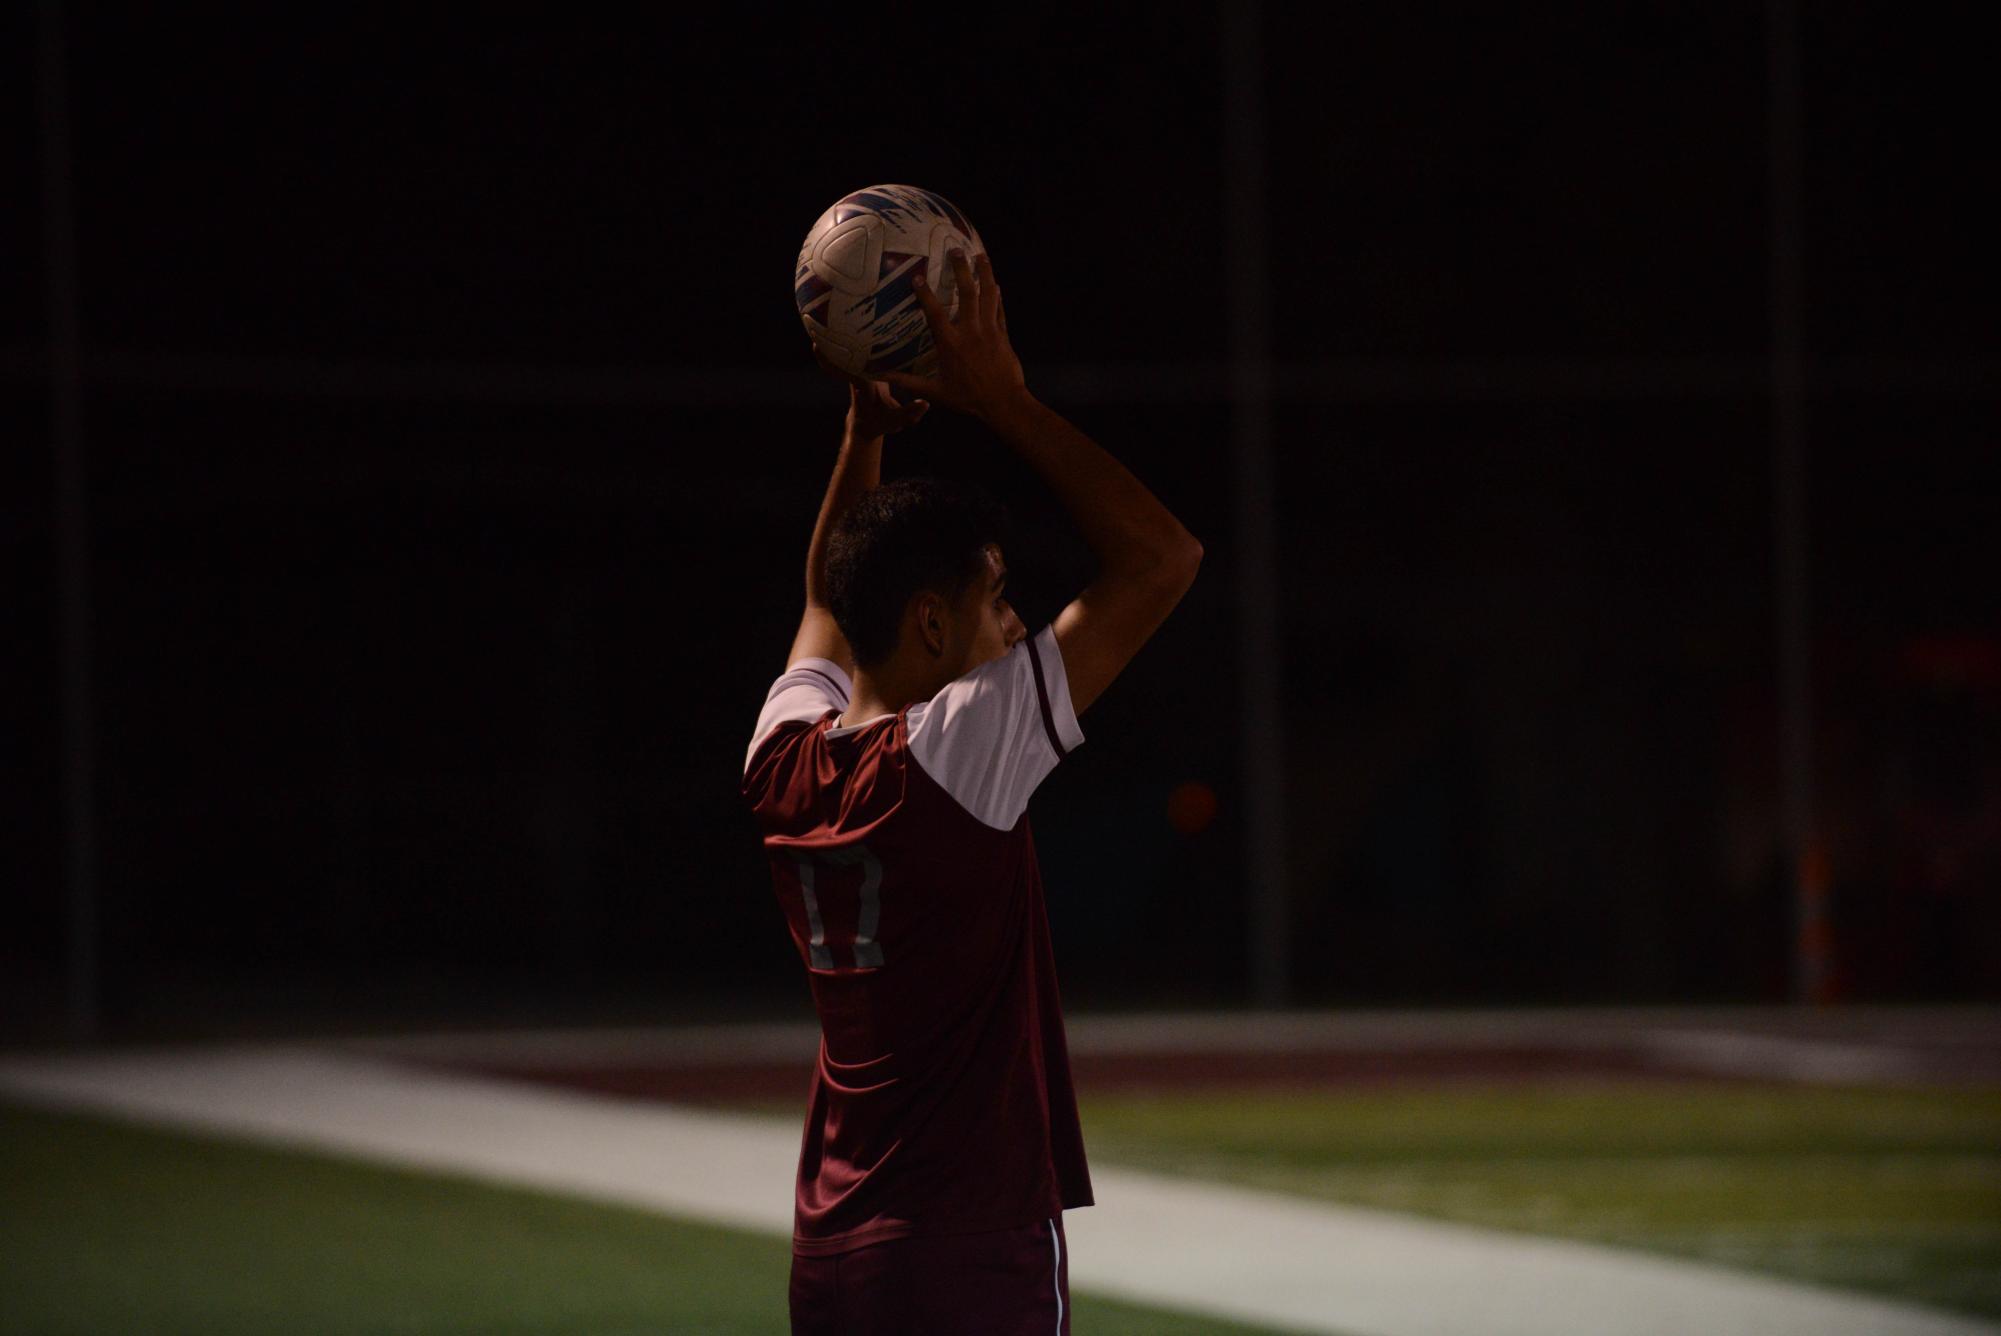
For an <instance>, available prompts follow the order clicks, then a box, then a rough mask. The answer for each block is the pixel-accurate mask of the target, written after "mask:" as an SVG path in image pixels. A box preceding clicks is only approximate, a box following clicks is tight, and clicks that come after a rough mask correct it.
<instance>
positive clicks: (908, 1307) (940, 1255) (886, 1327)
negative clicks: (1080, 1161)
mask: <svg viewBox="0 0 2001 1336" xmlns="http://www.w3.org/2000/svg"><path fill="white" fill-rule="evenodd" d="M791 1299H792V1336H837V1334H838V1336H905V1333H911V1334H912V1336H919V1334H921V1336H938V1334H939V1333H945V1332H949V1333H952V1336H1069V1332H1070V1249H1069V1245H1068V1244H1066V1243H1065V1242H1064V1241H1063V1217H1062V1216H1057V1217H1056V1218H1055V1219H1053V1220H1041V1221H1037V1222H1036V1223H1035V1224H1032V1225H1025V1226H1023V1227H1022V1228H1020V1229H1002V1230H995V1231H993V1232H992V1233H987V1234H942V1235H917V1236H914V1237H911V1238H902V1239H891V1240H890V1241H889V1242H887V1243H872V1244H870V1245H868V1246H867V1247H865V1248H856V1249H853V1250H852V1251H849V1252H844V1253H835V1254H833V1255H832V1256H829V1257H801V1256H800V1255H799V1254H797V1253H794V1254H793V1255H792V1294H791Z"/></svg>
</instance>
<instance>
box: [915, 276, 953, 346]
mask: <svg viewBox="0 0 2001 1336" xmlns="http://www.w3.org/2000/svg"><path fill="white" fill-rule="evenodd" d="M929 263H930V262H929V261H925V262H923V263H920V264H919V265H918V266H917V272H916V273H914V274H912V275H911V276H910V289H911V291H913V292H915V293H916V294H917V304H918V305H919V306H922V307H923V308H924V318H925V320H926V321H928V322H929V323H930V325H931V337H933V338H934V339H935V338H943V337H945V336H946V335H948V334H950V333H951V330H952V321H951V319H950V318H949V317H948V316H947V315H946V314H945V307H944V305H943V304H942V303H941V302H939V300H938V294H937V293H935V292H933V291H932V290H931V280H930V279H929V278H927V277H926V276H925V273H924V270H925V268H926V267H927V266H928V265H929Z"/></svg>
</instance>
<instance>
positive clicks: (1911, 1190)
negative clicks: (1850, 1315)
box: [1083, 1085, 2001, 1317]
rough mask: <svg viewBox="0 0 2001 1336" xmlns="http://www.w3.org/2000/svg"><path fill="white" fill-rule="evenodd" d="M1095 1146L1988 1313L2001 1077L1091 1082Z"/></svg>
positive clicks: (1184, 1168) (1189, 1170) (1998, 1309)
mask: <svg viewBox="0 0 2001 1336" xmlns="http://www.w3.org/2000/svg"><path fill="white" fill-rule="evenodd" d="M1083 1117H1084V1139H1085V1145H1086V1146H1087V1147H1088V1149H1089V1151H1090V1153H1091V1157H1092V1160H1093V1162H1094V1163H1100V1164H1111V1163H1119V1164H1126V1165H1131V1166H1135V1167H1143V1168H1148V1169H1153V1170H1159V1171H1164V1172H1169V1173H1174V1174H1181V1175H1186V1176H1190V1177H1200V1178H1210V1179H1225V1180H1229V1181H1233V1182H1237V1183H1243V1184H1248V1185H1252V1186H1256V1187H1261V1188H1269V1189H1274V1190H1277V1191H1282V1192H1292V1193H1299V1194H1304V1195H1309V1196H1315V1197H1321V1198H1326V1199H1329V1200H1333V1201H1339V1202H1347V1203H1352V1204H1356V1205H1365V1206H1375V1207H1382V1208H1386V1209H1389V1210H1395V1211H1407V1212H1412V1213H1416V1214H1422V1215H1429V1216H1437V1217H1442V1218H1445V1219H1450V1220H1458V1221H1464V1222H1467V1223H1470V1224H1478V1225H1486V1226H1492V1227H1497V1228H1504V1229H1515V1230H1523V1231H1528V1232H1532V1233H1538V1234H1550V1235H1561V1236H1565V1237H1569V1238H1577V1239H1587V1240H1593V1241H1597V1242H1603V1243H1612V1244H1619V1245H1623V1246H1627V1247H1635V1248H1645V1249H1651V1250H1655V1251H1659V1252H1666V1253H1672V1254H1677V1255H1681V1256H1687V1257H1697V1258H1702V1259H1704V1260H1707V1261H1712V1262H1718V1263H1723V1264H1727V1265H1730V1266H1736V1267H1741V1268H1745V1269H1749V1270H1755V1271H1761V1272H1766V1273H1770V1274H1776V1275H1781V1276H1787V1277H1792V1278H1795V1279H1799V1280H1806V1281H1812V1282H1817V1283H1821V1284H1826V1285H1834V1286H1843V1287H1849V1288H1855V1289H1861V1290H1867V1291H1870V1292H1873V1293H1876V1294H1880V1295H1886V1296H1890V1297H1894V1298H1899V1299H1908V1300H1913V1301H1917V1302H1921V1303H1928V1304H1936V1305H1940V1306H1943V1307H1950V1308H1956V1309H1960V1310H1963V1311H1967V1312H1972V1313H1978V1314H1982V1315H1986V1316H1990V1317H2001V1091H1963V1092H1953V1091H1916V1090H1911V1091H1905V1090H1865V1089H1838V1090H1831V1089H1815V1088H1810V1087H1800V1086H1780V1085H1771V1086H1763V1085H1759V1086H1750V1085H1685V1086H1684V1085H1673V1086H1671V1085H1653V1086H1631V1087H1619V1086H1613V1087H1597V1088H1594V1087H1576V1088H1568V1089H1566V1088H1562V1087H1548V1088H1538V1087H1512V1088H1506V1089H1499V1088H1490V1089H1468V1090H1455V1089H1451V1088H1434V1089H1426V1090H1421V1091H1420V1090H1410V1089H1403V1090H1398V1091H1374V1092H1355V1091H1343V1092H1318V1093H1298V1094H1267V1093H1260V1094H1258V1095H1256V1096H1255V1097H1246V1096H1192V1095H1182V1094H1177V1095H1172V1096H1164V1097H1159V1098H1139V1097H1116V1098H1105V1097H1100V1098H1092V1099H1089V1100H1087V1101H1085V1104H1084V1108H1083Z"/></svg>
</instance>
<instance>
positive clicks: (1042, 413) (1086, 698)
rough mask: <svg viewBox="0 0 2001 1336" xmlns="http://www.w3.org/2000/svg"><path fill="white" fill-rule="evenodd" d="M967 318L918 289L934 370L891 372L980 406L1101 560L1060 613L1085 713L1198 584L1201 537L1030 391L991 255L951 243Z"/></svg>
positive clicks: (915, 386) (1075, 698) (949, 400)
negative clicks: (972, 256)
mask: <svg viewBox="0 0 2001 1336" xmlns="http://www.w3.org/2000/svg"><path fill="white" fill-rule="evenodd" d="M951 260H952V267H953V274H954V277H955V278H956V280H957V283H958V291H959V294H960V296H959V303H960V306H959V310H960V318H959V321H958V323H956V324H954V323H952V321H951V320H950V319H949V318H947V316H946V315H945V312H944V308H943V307H942V306H941V305H940V304H939V302H938V299H937V297H936V295H935V294H933V293H932V292H931V291H930V289H929V288H928V287H926V286H925V285H923V283H922V282H921V273H920V276H919V278H920V281H919V282H918V284H917V287H916V291H917V296H918V299H919V300H920V301H921V302H923V304H924V312H925V315H926V316H927V317H928V318H929V320H930V323H931V330H932V337H933V338H934V340H935V341H936V342H937V345H938V375H937V377H936V378H935V379H928V378H924V377H917V376H908V375H891V376H889V377H887V378H886V379H888V381H889V382H890V383H891V384H892V385H894V386H896V387H898V388H899V389H901V390H903V391H904V392H905V395H906V397H908V396H910V395H913V394H921V395H924V396H925V397H927V398H930V399H934V400H936V401H937V402H939V403H942V404H948V405H950V406H952V407H954V408H958V409H961V410H962V411H964V412H968V413H971V414H973V415H974V416H976V417H978V418H980V419H981V420H983V421H984V422H986V423H987V424H988V425H989V426H990V427H992V428H993V429H994V431H995V432H996V433H997V434H998V435H999V436H1000V437H1001V438H1002V439H1003V440H1005V441H1006V442H1007V443H1008V444H1009V445H1011V446H1012V447H1013V448H1014V449H1015V451H1016V452H1017V453H1019V454H1020V455H1021V456H1022V457H1023V458H1024V459H1026V460H1027V461H1028V462H1029V464H1030V465H1031V466H1032V467H1033V468H1034V469H1035V470H1036V472H1037V473H1039V474H1041V475H1042V478H1043V480H1044V481H1045V482H1047V483H1048V484H1049V486H1050V488H1051V490H1053V491H1054V492H1055V493H1056V495H1057V496H1058V498H1060V499H1061V500H1062V502H1063V505H1064V507H1065V509H1067V510H1068V511H1069V512H1070V517H1071V519H1072V520H1074V521H1075V522H1076V525H1077V527H1078V529H1079V530H1081V531H1082V533H1083V535H1084V538H1085V541H1086V542H1088V543H1089V544H1090V545H1091V550H1092V552H1094V553H1095V554H1096V555H1097V558H1098V575H1097V578H1096V579H1094V580H1092V581H1091V583H1090V584H1089V585H1088V586H1087V587H1086V588H1085V590H1084V592H1083V593H1081V594H1079V595H1078V596H1077V597H1076V598H1075V599H1074V600H1073V601H1072V602H1071V603H1070V604H1069V606H1067V607H1065V608H1064V609H1063V611H1062V612H1060V613H1059V614H1057V617H1056V643H1057V645H1058V647H1059V648H1060V649H1061V650H1062V652H1063V669H1064V673H1065V675H1066V676H1067V677H1068V678H1069V683H1070V701H1071V705H1072V706H1073V707H1074V708H1075V709H1076V711H1077V712H1078V713H1080V714H1081V713H1083V711H1084V710H1085V709H1086V708H1087V707H1088V706H1089V705H1090V704H1091V702H1092V701H1094V700H1096V699H1097V698H1098V696H1099V694H1100V693H1101V692H1103V691H1104V689H1105V688H1106V687H1108V686H1110V685H1111V683H1112V680H1113V679H1114V678H1116V677H1117V676H1118V675H1119V673H1120V671H1121V670H1122V669H1124V668H1125V666H1126V664H1127V663H1129V662H1131V661H1132V657H1133V655H1135V654H1137V653H1138V652H1139V648H1140V646H1142V645H1144V644H1145V643H1146V642H1147V641H1148V640H1149V639H1150V638H1151V637H1152V636H1153V633H1154V632H1155V631H1157V630H1158V629H1160V624H1161V623H1162V622H1164V621H1166V620H1167V614H1168V613H1170V612H1172V611H1173V610H1174V605H1175V604H1177V603H1179V602H1180V601H1181V596H1182V595H1183V594H1185V593H1186V592H1188V587H1189V585H1191V584H1193V583H1194V580H1195V572H1196V569H1197V568H1198V567H1199V566H1200V565H1201V563H1202V545H1201V544H1200V543H1199V542H1197V541H1196V540H1195V538H1194V536H1193V535H1192V534H1190V533H1189V532H1188V530H1187V529H1186V528H1184V527H1183V526H1182V524H1181V521H1179V520H1177V519H1176V518H1175V517H1174V516H1173V514H1172V513H1170V512H1169V511H1168V509H1167V507H1166V506H1163V505H1162V504H1161V503H1160V501H1159V500H1158V499H1157V498H1156V497H1155V496H1154V495H1153V493H1152V492H1150V491H1148V490H1147V489H1146V486H1145V484H1143V483H1141V482H1140V480H1139V479H1138V478H1135V477H1134V476H1133V475H1132V473H1131V471H1130V470H1128V469H1127V468H1126V467H1125V466H1124V465H1123V464H1121V463H1119V461H1118V460H1116V459H1114V458H1112V456H1111V455H1110V454H1109V453H1107V452H1106V451H1105V450H1104V449H1103V448H1102V447H1100V446H1099V445H1098V444H1097V443H1096V442H1095V441H1093V440H1092V439H1091V438H1090V437H1088V436H1086V435H1085V434H1084V433H1083V432H1081V431H1078V430H1077V428H1076V427H1074V426H1072V425H1071V424H1070V423H1069V422H1068V421H1066V420H1065V419H1064V418H1063V417H1062V415H1060V414H1058V413H1056V412H1055V411H1054V410H1052V409H1050V408H1049V407H1047V406H1046V405H1044V404H1043V403H1041V402H1040V401H1039V400H1037V399H1036V398H1035V396H1034V395H1032V394H1030V393H1029V392H1028V387H1027V385H1026V383H1025V382H1024V379H1023V377H1022V371H1021V361H1020V359H1019V358H1017V357H1016V356H1015V353H1014V349H1013V347H1012V346H1011V345H1010V344H1009V342H1008V337H1007V313H1006V310H1005V309H1004V308H1003V307H1002V305H1001V292H1000V286H999V284H998V283H996V282H995V281H994V271H993V264H992V262H991V261H990V260H989V259H988V258H987V257H986V256H985V255H981V256H979V257H978V259H977V261H976V262H971V263H969V262H968V261H967V259H966V257H965V256H964V255H963V254H961V253H959V252H956V251H955V252H954V253H953V254H952V257H951Z"/></svg>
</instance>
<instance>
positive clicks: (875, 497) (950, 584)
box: [827, 478, 1027, 683]
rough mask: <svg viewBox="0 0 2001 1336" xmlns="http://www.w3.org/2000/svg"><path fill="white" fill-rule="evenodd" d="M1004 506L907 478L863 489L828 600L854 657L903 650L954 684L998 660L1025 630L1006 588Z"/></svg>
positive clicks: (915, 664)
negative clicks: (983, 665) (1003, 539)
mask: <svg viewBox="0 0 2001 1336" xmlns="http://www.w3.org/2000/svg"><path fill="white" fill-rule="evenodd" d="M1006 527H1007V512H1006V511H1005V510H1004V509H1003V508H1002V507H1001V505H1000V503H999V502H997V501H995V500H993V499H992V498H991V497H989V496H987V495H986V494H985V493H983V492H980V491H978V490H977V489H975V488H971V487H965V486H961V485H959V484H956V483H949V482H941V481H939V480H938V479H935V478H900V479H898V480H897V481H895V482H890V483H885V484H883V485H882V486H880V487H875V488H871V489H870V490H869V491H868V492H866V493H864V494H863V495H862V497H861V498H860V499H859V500H857V501H856V502H855V503H854V504H853V505H852V506H849V507H848V509H847V512H846V513H845V514H843V515H842V516H841V519H840V523H839V524H837V525H835V527H834V534H833V538H832V540H831V541H830V543H829V545H828V549H827V601H828V602H829V603H830V604H831V605H832V607H833V612H834V620H835V622H837V623H838V624H839V625H840V628H841V634H842V635H844V636H846V637H847V638H848V645H849V647H850V648H851V649H853V650H854V652H855V662H856V663H857V664H858V665H859V666H861V667H863V668H871V669H873V668H880V667H882V666H883V665H885V664H887V663H889V662H890V661H891V660H893V659H897V658H898V657H899V656H901V657H904V658H905V659H906V660H907V666H909V667H911V668H913V669H922V670H923V675H925V676H936V677H937V678H938V680H939V681H940V682H941V683H942V682H948V681H950V680H952V679H953V678H955V677H958V676H960V675H962V674H964V673H966V672H969V671H971V670H972V669H974V668H976V667H978V666H979V665H980V664H982V663H985V662H987V661H988V660H989V659H997V658H999V657H1000V656H1001V655H1003V654H1005V653H1006V652H1007V651H1008V648H1009V647H1010V646H1012V645H1013V644H1014V643H1015V642H1016V641H1017V640H1020V639H1021V638H1022V636H1023V635H1025V634H1026V633H1027V632H1026V628H1024V627H1023V626H1022V624H1021V619H1020V618H1019V617H1017V616H1015V613H1014V609H1013V607H1011V606H1010V605H1009V603H1008V601H1007V597H1006V595H1005V594H1004V593H1002V586H1003V585H1004V584H1005V583H1006V578H1007V567H1006V565H1005V564H1004V563H1003V561H1002V559H1001V541H1002V538H1003V537H1004V535H1005V529H1006Z"/></svg>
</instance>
